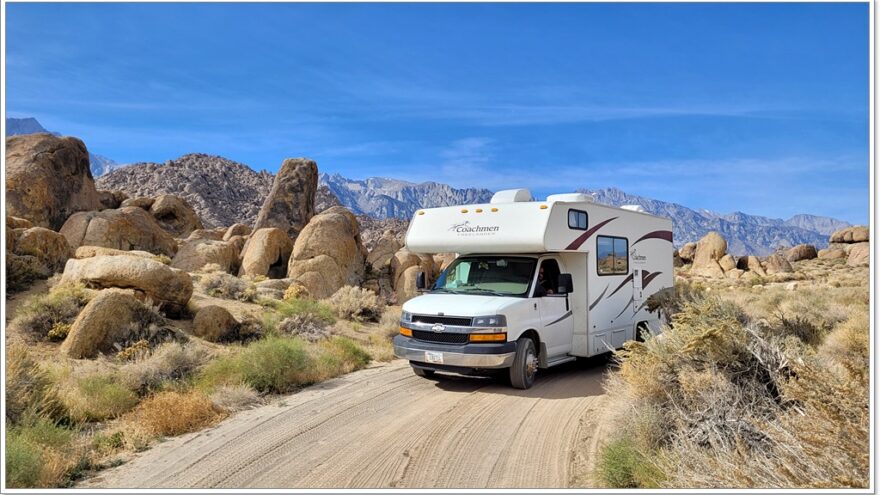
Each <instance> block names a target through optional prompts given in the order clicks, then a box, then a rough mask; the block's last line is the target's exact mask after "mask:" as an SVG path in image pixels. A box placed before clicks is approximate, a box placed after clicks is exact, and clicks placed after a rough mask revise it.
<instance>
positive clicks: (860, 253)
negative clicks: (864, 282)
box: [846, 242, 871, 266]
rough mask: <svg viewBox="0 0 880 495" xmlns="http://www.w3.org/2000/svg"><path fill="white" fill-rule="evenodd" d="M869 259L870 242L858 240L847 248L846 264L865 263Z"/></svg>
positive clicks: (857, 264) (858, 264)
mask: <svg viewBox="0 0 880 495" xmlns="http://www.w3.org/2000/svg"><path fill="white" fill-rule="evenodd" d="M870 259H871V247H870V243H867V242H859V243H856V244H854V245H853V247H852V248H851V249H850V250H849V256H847V259H846V264H847V265H849V266H861V265H867V264H868V263H869V261H870Z"/></svg>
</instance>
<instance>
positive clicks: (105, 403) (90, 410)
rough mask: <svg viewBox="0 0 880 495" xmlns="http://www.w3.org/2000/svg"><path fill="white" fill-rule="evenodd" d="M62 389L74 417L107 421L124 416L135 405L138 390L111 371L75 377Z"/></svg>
mask: <svg viewBox="0 0 880 495" xmlns="http://www.w3.org/2000/svg"><path fill="white" fill-rule="evenodd" d="M72 382H73V383H72V384H70V385H68V386H67V387H65V388H64V389H62V391H61V393H60V395H61V401H62V403H63V404H64V405H65V407H66V408H67V410H68V411H69V413H70V417H71V418H72V419H73V420H74V421H78V422H89V421H103V420H106V419H112V418H116V417H119V416H121V415H122V414H123V413H125V412H127V411H129V410H130V409H131V408H133V407H134V406H135V405H136V404H137V402H138V398H137V395H135V393H134V392H132V391H131V390H129V389H128V388H126V387H125V386H124V385H121V384H120V383H118V382H117V381H116V380H115V379H114V378H113V377H112V376H110V375H88V376H85V377H81V378H77V379H73V380H72Z"/></svg>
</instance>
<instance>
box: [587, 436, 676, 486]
mask: <svg viewBox="0 0 880 495" xmlns="http://www.w3.org/2000/svg"><path fill="white" fill-rule="evenodd" d="M595 470H596V476H597V477H598V479H599V480H600V481H601V482H602V483H603V484H604V485H605V486H607V487H609V488H639V487H650V486H656V485H655V484H656V480H657V479H660V478H661V474H660V473H659V471H657V469H656V468H655V467H654V466H653V464H652V463H651V461H650V460H649V459H647V458H646V457H645V456H644V454H643V453H642V452H640V451H639V449H638V448H637V447H636V445H635V443H634V442H633V441H632V440H631V439H630V438H629V437H628V436H625V435H624V436H622V437H620V438H616V439H614V440H611V441H610V442H608V443H607V444H605V445H603V446H602V448H601V449H600V450H599V459H598V461H597V462H596V467H595Z"/></svg>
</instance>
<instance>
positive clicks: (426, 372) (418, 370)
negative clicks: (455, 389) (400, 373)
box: [412, 366, 434, 378]
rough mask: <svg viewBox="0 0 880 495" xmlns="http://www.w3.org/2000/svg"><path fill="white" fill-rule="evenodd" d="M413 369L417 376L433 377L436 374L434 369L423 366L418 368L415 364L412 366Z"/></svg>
mask: <svg viewBox="0 0 880 495" xmlns="http://www.w3.org/2000/svg"><path fill="white" fill-rule="evenodd" d="M412 370H413V373H415V374H416V375H417V376H421V377H424V378H431V377H432V376H434V370H426V369H423V368H416V367H415V366H413V367H412Z"/></svg>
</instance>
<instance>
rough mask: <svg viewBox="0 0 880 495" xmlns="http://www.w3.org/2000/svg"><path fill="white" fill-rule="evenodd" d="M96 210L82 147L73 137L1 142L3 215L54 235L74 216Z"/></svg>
mask: <svg viewBox="0 0 880 495" xmlns="http://www.w3.org/2000/svg"><path fill="white" fill-rule="evenodd" d="M99 208H101V201H100V197H99V196H98V191H97V190H96V189H95V183H94V181H93V180H92V173H91V171H90V170H89V152H88V151H87V150H86V145H85V144H84V143H83V142H82V141H80V140H79V139H77V138H74V137H57V136H53V135H52V134H27V135H22V136H12V137H8V138H6V213H7V214H8V215H12V216H15V217H21V218H25V219H27V220H30V221H31V222H33V223H34V225H37V226H39V227H46V228H49V229H52V230H58V229H59V228H61V226H62V225H64V222H65V221H66V220H67V218H68V217H69V216H70V215H72V214H74V213H76V212H79V211H91V210H97V209H99Z"/></svg>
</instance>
